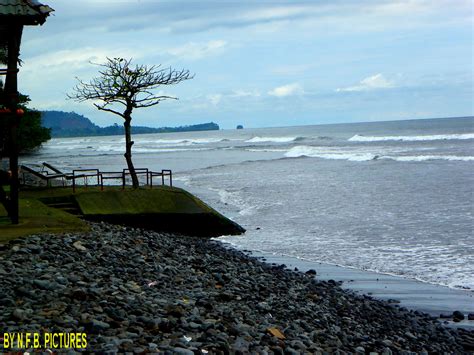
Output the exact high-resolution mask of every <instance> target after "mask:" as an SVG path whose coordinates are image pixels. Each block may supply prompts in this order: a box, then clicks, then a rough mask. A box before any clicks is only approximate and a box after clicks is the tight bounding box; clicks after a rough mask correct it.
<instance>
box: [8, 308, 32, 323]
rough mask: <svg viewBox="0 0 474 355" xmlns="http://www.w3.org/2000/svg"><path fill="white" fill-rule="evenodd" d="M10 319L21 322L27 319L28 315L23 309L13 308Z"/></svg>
mask: <svg viewBox="0 0 474 355" xmlns="http://www.w3.org/2000/svg"><path fill="white" fill-rule="evenodd" d="M12 318H13V319H16V320H19V321H22V320H25V319H26V318H28V313H27V312H26V311H25V310H23V309H20V308H15V309H14V310H13V313H12Z"/></svg>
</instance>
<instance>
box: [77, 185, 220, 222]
mask: <svg viewBox="0 0 474 355" xmlns="http://www.w3.org/2000/svg"><path fill="white" fill-rule="evenodd" d="M74 197H75V199H76V201H77V203H78V205H79V207H80V209H81V211H82V213H83V214H84V215H86V216H87V215H115V214H120V215H124V214H155V213H187V214H190V213H191V214H192V213H211V212H215V211H213V210H212V209H211V208H209V207H208V206H207V205H206V204H204V203H203V202H202V201H200V200H199V199H197V198H196V197H194V196H193V195H191V194H189V193H188V192H186V191H184V190H182V189H177V188H167V187H163V188H155V189H146V188H143V189H136V190H125V191H114V190H109V191H103V192H83V193H80V194H76V195H75V196H74Z"/></svg>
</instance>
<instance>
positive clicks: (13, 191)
mask: <svg viewBox="0 0 474 355" xmlns="http://www.w3.org/2000/svg"><path fill="white" fill-rule="evenodd" d="M10 28H11V30H12V32H11V36H10V37H9V39H8V47H7V48H8V60H7V65H8V73H7V77H6V79H5V99H6V106H7V108H9V109H10V112H11V116H10V117H9V127H10V136H9V146H8V150H9V154H10V171H11V174H12V175H11V183H10V219H11V221H12V223H13V224H18V222H19V204H18V198H19V196H18V195H19V194H18V189H19V179H18V136H17V127H18V124H19V117H18V116H17V115H16V110H17V106H18V96H19V95H18V78H17V72H18V57H19V55H20V42H21V35H22V32H23V25H19V24H11V25H10Z"/></svg>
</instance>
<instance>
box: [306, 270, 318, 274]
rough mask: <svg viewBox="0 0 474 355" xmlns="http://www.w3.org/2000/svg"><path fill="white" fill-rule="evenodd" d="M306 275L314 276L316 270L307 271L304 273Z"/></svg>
mask: <svg viewBox="0 0 474 355" xmlns="http://www.w3.org/2000/svg"><path fill="white" fill-rule="evenodd" d="M305 274H306V275H316V270H314V269H309V270H308V271H306V272H305Z"/></svg>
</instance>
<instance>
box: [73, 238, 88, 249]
mask: <svg viewBox="0 0 474 355" xmlns="http://www.w3.org/2000/svg"><path fill="white" fill-rule="evenodd" d="M72 246H73V247H74V248H76V249H77V250H79V251H87V248H86V247H85V246H84V245H82V243H81V242H80V241H79V240H78V241H77V242H74V243H72Z"/></svg>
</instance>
